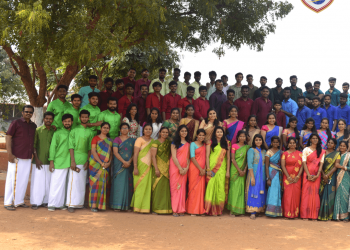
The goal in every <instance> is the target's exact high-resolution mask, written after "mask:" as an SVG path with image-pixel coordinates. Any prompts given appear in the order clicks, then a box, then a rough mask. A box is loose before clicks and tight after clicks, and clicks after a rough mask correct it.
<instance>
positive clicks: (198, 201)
mask: <svg viewBox="0 0 350 250" xmlns="http://www.w3.org/2000/svg"><path fill="white" fill-rule="evenodd" d="M205 147H206V146H205V145H203V146H201V147H199V148H197V149H196V151H195V159H196V161H197V162H198V164H199V166H200V167H201V168H203V169H205V159H206V153H205ZM204 194H205V175H203V176H200V175H199V169H198V168H197V167H196V166H195V165H194V163H193V162H192V161H191V163H190V168H189V170H188V195H187V200H186V211H187V213H188V214H204V213H205V210H204Z"/></svg>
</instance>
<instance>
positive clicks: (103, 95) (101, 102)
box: [98, 90, 114, 112]
mask: <svg viewBox="0 0 350 250" xmlns="http://www.w3.org/2000/svg"><path fill="white" fill-rule="evenodd" d="M113 94H114V91H113V90H111V92H107V90H104V91H102V92H100V97H99V98H98V107H99V108H100V110H101V112H102V111H105V110H107V100H108V98H109V97H111V96H112V95H113Z"/></svg>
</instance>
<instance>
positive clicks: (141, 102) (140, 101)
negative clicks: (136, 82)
mask: <svg viewBox="0 0 350 250" xmlns="http://www.w3.org/2000/svg"><path fill="white" fill-rule="evenodd" d="M140 90H141V95H140V96H138V97H136V98H135V99H134V103H135V104H136V105H137V113H139V120H140V125H141V126H143V124H144V123H145V122H146V121H147V112H146V99H147V96H148V86H147V85H141V86H140Z"/></svg>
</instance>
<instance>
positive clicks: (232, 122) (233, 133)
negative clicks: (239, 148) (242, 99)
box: [223, 106, 244, 145]
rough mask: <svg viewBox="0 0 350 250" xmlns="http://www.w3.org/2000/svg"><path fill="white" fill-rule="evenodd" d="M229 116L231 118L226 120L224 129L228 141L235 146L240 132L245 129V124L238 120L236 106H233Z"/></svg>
mask: <svg viewBox="0 0 350 250" xmlns="http://www.w3.org/2000/svg"><path fill="white" fill-rule="evenodd" d="M228 115H229V117H230V118H228V119H226V120H224V122H223V127H224V130H225V132H226V137H227V140H229V141H230V142H231V145H233V144H235V143H236V139H237V133H238V131H240V130H242V129H243V126H244V122H241V121H239V120H238V118H237V117H238V108H237V107H236V106H231V108H230V111H229V113H228Z"/></svg>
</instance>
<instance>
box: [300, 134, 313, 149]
mask: <svg viewBox="0 0 350 250" xmlns="http://www.w3.org/2000/svg"><path fill="white" fill-rule="evenodd" d="M311 134H312V132H311V131H310V132H309V131H305V130H302V131H301V133H300V135H301V136H302V137H303V145H306V144H307V141H308V140H309V138H310V135H311Z"/></svg>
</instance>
